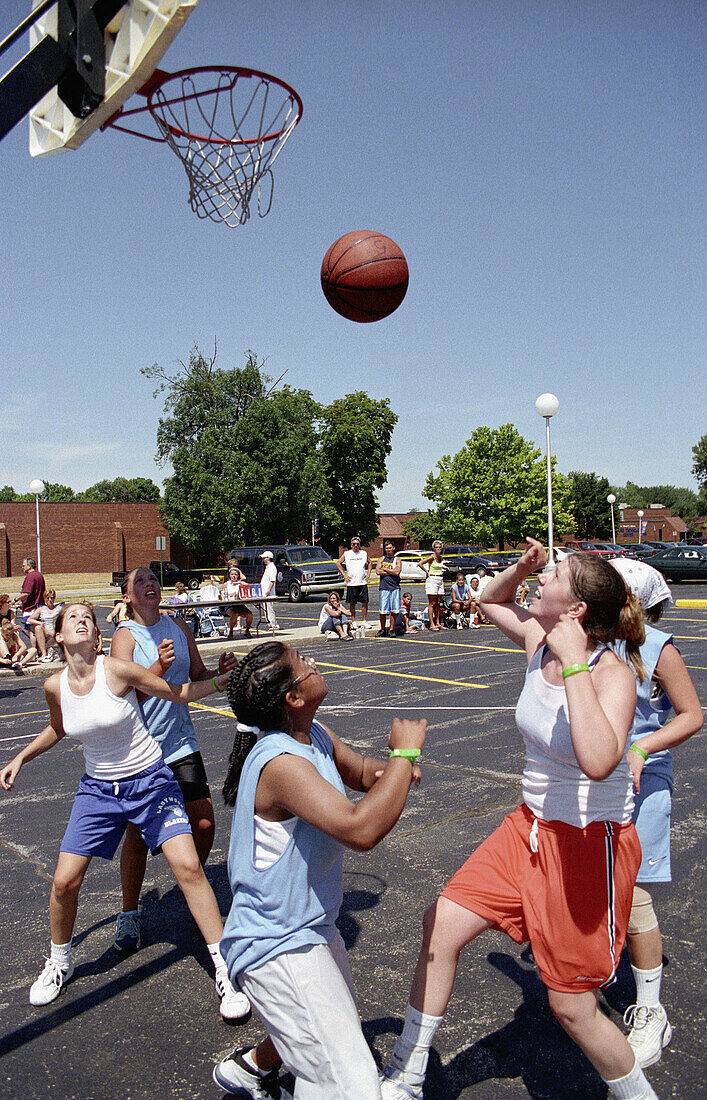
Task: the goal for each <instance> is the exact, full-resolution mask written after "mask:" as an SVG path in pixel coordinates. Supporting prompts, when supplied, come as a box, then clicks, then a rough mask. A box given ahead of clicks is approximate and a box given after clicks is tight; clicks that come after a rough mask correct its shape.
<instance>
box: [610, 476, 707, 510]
mask: <svg viewBox="0 0 707 1100" xmlns="http://www.w3.org/2000/svg"><path fill="white" fill-rule="evenodd" d="M615 493H616V499H617V501H618V502H620V503H626V504H628V505H629V507H631V508H649V507H650V505H651V504H662V505H664V506H665V507H666V508H669V509H670V511H671V512H672V513H673V515H675V516H681V517H682V518H683V519H690V518H694V517H695V516H697V515H699V514H700V511H701V507H700V499H699V497H698V496H697V494H696V493H694V492H693V491H692V489H684V488H681V487H680V486H678V485H636V484H635V483H634V482H633V481H627V482H626V485H624V486H622V487H620V488H618V489H616V490H615Z"/></svg>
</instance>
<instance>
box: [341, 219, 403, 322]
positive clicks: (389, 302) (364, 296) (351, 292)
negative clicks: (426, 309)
mask: <svg viewBox="0 0 707 1100" xmlns="http://www.w3.org/2000/svg"><path fill="white" fill-rule="evenodd" d="M407 288H408V265H407V260H406V259H405V256H404V255H403V252H402V250H401V249H400V248H399V247H398V245H397V244H396V243H395V241H391V239H390V237H384V236H383V234H382V233H375V232H373V230H370V229H360V230H356V231H355V232H353V233H345V234H344V236H343V237H339V239H338V241H334V243H333V245H332V246H331V248H330V249H329V251H328V252H327V254H326V256H325V257H324V260H323V261H322V290H323V291H324V295H325V297H326V300H327V302H328V303H329V305H330V306H331V307H332V309H335V310H336V312H337V313H340V314H341V316H342V317H347V318H348V319H349V321H364V322H365V321H380V320H381V319H382V318H383V317H387V316H388V315H389V314H390V313H392V312H393V310H395V309H397V308H398V306H399V305H400V303H401V302H402V300H403V298H404V297H405V292H406V291H407Z"/></svg>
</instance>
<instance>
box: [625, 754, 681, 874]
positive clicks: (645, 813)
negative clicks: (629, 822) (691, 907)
mask: <svg viewBox="0 0 707 1100" xmlns="http://www.w3.org/2000/svg"><path fill="white" fill-rule="evenodd" d="M671 804H672V798H671V793H670V784H669V782H668V780H667V779H666V778H665V777H664V776H662V775H652V774H651V773H650V772H646V771H644V772H643V773H642V774H641V793H640V794H638V795H636V803H635V806H634V810H633V821H634V824H635V826H636V832H637V833H638V839H639V840H640V842H641V850H642V852H643V860H642V862H641V866H640V868H639V871H638V876H637V878H636V882H670V881H671V879H672V875H671V873H670V810H671Z"/></svg>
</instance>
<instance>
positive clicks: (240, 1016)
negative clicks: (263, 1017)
mask: <svg viewBox="0 0 707 1100" xmlns="http://www.w3.org/2000/svg"><path fill="white" fill-rule="evenodd" d="M214 984H215V985H216V992H217V993H218V995H219V998H220V1000H221V1004H220V1005H219V1012H220V1013H221V1015H222V1016H223V1018H224V1020H244V1019H245V1017H246V1016H249V1015H250V1001H249V1000H248V998H247V997H246V995H245V993H241V992H240V990H238V989H234V988H233V986H232V985H231V979H230V978H229V976H228V970H227V969H226V967H225V966H220V967H219V968H218V970H217V971H216V977H215V979H214ZM266 1095H267V1094H266Z"/></svg>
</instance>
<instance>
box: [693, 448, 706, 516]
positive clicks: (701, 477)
mask: <svg viewBox="0 0 707 1100" xmlns="http://www.w3.org/2000/svg"><path fill="white" fill-rule="evenodd" d="M692 457H693V459H694V461H693V463H692V472H693V474H694V475H695V477H696V479H697V484H698V485H699V487H700V496H699V502H700V508H701V509H704V508H707V432H705V434H704V435H703V436H702V438H701V439H699V440H698V441H697V443H696V444H695V446H694V447H693V448H692Z"/></svg>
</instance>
